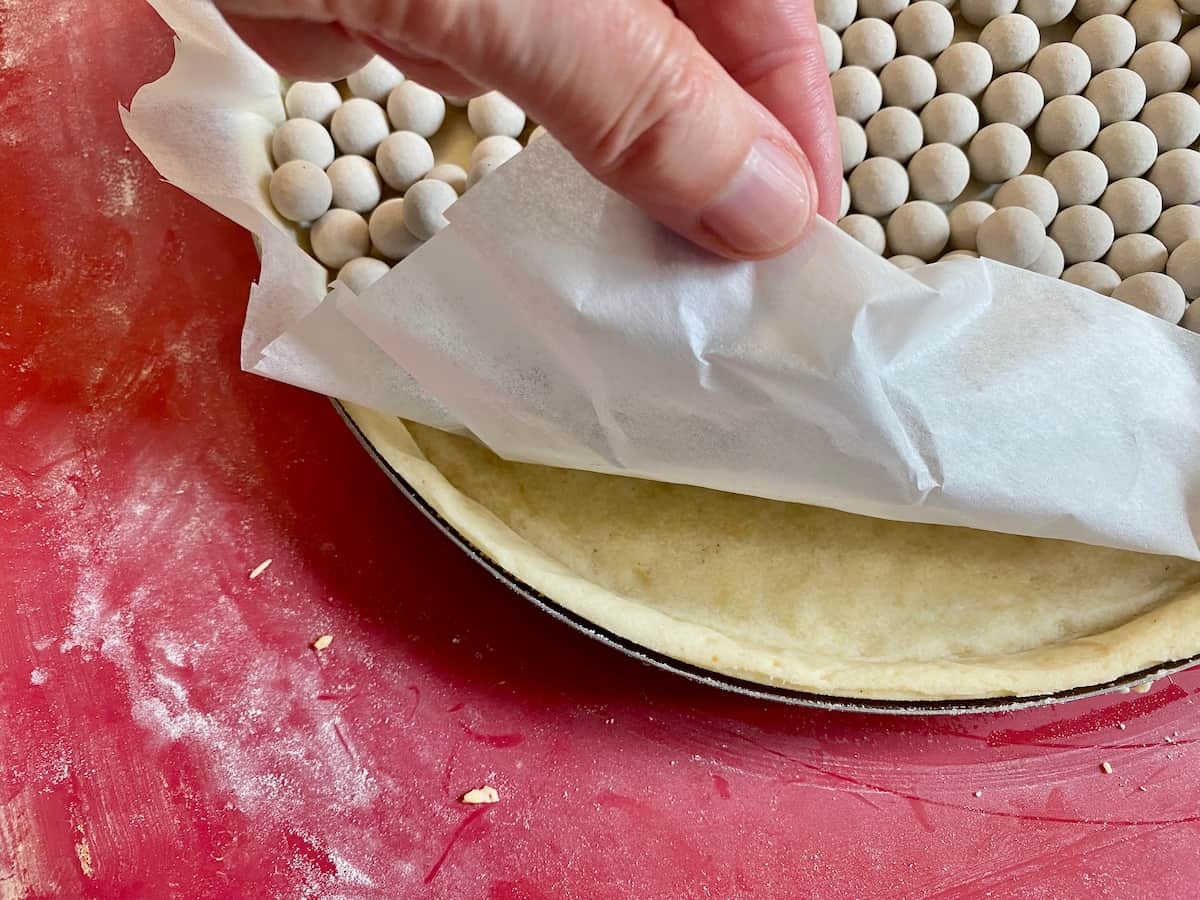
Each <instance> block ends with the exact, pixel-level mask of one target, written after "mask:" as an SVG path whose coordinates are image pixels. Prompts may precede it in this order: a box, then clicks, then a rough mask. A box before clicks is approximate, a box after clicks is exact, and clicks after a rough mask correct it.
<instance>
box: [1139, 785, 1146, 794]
mask: <svg viewBox="0 0 1200 900" xmlns="http://www.w3.org/2000/svg"><path fill="white" fill-rule="evenodd" d="M1138 790H1139V791H1141V792H1142V793H1143V794H1144V793H1145V792H1146V786H1145V785H1144V784H1139V785H1138Z"/></svg>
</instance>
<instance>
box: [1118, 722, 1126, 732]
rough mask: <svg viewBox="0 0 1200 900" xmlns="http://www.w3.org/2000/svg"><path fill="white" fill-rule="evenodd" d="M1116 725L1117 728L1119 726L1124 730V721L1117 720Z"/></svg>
mask: <svg viewBox="0 0 1200 900" xmlns="http://www.w3.org/2000/svg"><path fill="white" fill-rule="evenodd" d="M1117 727H1118V728H1120V729H1121V730H1122V731H1124V730H1125V723H1124V722H1118V723H1117Z"/></svg>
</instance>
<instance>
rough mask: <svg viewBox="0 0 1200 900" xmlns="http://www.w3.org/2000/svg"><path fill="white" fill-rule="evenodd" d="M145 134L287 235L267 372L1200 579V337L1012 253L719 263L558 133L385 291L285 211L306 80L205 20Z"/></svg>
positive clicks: (492, 436)
mask: <svg viewBox="0 0 1200 900" xmlns="http://www.w3.org/2000/svg"><path fill="white" fill-rule="evenodd" d="M152 5H153V6H154V7H155V8H156V9H157V10H158V11H159V13H160V14H161V15H162V16H163V18H164V19H165V20H166V21H167V22H168V23H169V24H170V25H171V26H172V27H173V28H174V29H175V31H176V33H177V35H178V42H177V55H176V60H175V65H174V67H173V68H172V69H171V71H170V73H168V74H167V75H166V76H164V77H163V78H162V79H160V80H159V81H156V82H155V83H153V84H150V85H147V86H145V87H143V88H142V89H141V91H139V92H138V94H137V96H136V97H135V98H134V101H133V103H132V106H131V108H130V110H128V111H126V112H124V113H123V115H124V121H125V125H126V128H127V129H128V131H129V134H130V135H131V137H132V138H133V140H134V141H135V142H136V143H137V144H138V146H139V147H140V148H141V149H142V151H143V152H144V153H145V154H146V155H147V156H148V157H149V159H150V160H151V161H152V162H153V163H154V165H155V166H156V167H157V169H158V171H159V172H160V173H161V174H162V175H163V176H164V177H165V178H166V179H167V180H168V181H170V182H171V183H172V184H175V185H177V186H178V187H180V188H182V189H183V190H185V191H187V192H188V193H190V194H192V195H194V196H195V197H197V198H198V199H200V200H201V201H203V202H204V203H206V204H208V205H209V206H211V207H213V208H214V209H216V210H218V211H219V212H221V213H222V214H224V215H225V216H228V217H229V218H231V219H233V220H234V221H236V222H238V223H240V224H242V225H243V226H245V227H246V228H248V229H249V230H251V231H252V232H254V234H255V235H257V237H258V240H259V242H260V246H261V251H262V259H263V268H262V274H261V277H260V278H259V281H258V283H257V284H256V285H254V287H253V288H252V289H251V294H250V303H249V308H248V312H247V317H246V327H245V332H244V336H243V347H242V349H243V357H242V362H243V366H244V367H245V368H246V369H247V370H248V371H252V372H257V373H258V374H261V375H265V376H267V377H269V378H275V379H278V380H281V381H286V382H288V383H290V384H295V385H298V386H301V387H306V388H309V389H311V390H315V391H320V392H322V393H325V394H329V395H331V396H336V397H341V398H343V399H347V400H351V401H353V402H356V403H360V404H363V405H367V406H371V407H374V408H376V409H380V410H383V411H386V412H390V413H394V414H395V415H398V416H402V417H405V418H410V419H413V420H416V421H420V422H424V423H426V424H429V425H433V426H435V427H439V428H445V429H450V430H455V431H459V432H464V433H470V434H473V435H474V436H475V437H477V438H478V439H479V440H481V441H483V442H484V443H486V444H487V445H488V446H489V447H491V448H492V449H493V450H495V451H496V452H497V453H499V454H501V455H502V456H505V457H508V458H511V459H518V460H525V461H530V462H537V463H544V464H550V465H557V466H567V467H573V468H580V469H589V470H594V471H600V472H612V473H619V474H623V475H632V476H637V477H642V478H650V479H657V480H662V481H670V482H678V483H683V484H693V485H700V486H705V487H711V488H717V489H720V490H726V491H734V492H739V493H745V494H752V495H756V496H762V497H769V498H775V499H782V500H790V501H800V502H805V503H812V504H817V505H822V506H830V507H835V508H838V509H843V510H847V511H850V512H856V513H863V514H867V515H872V516H879V517H884V518H889V519H899V520H906V521H917V522H936V523H944V524H951V525H965V526H971V527H975V528H982V529H989V530H995V531H1005V532H1013V533H1017V534H1027V535H1034V536H1039V537H1052V538H1064V539H1068V540H1076V541H1083V542H1086V543H1094V544H1101V545H1106V546H1112V547H1121V548H1126V549H1132V550H1141V551H1146V552H1152V553H1162V554H1171V555H1178V556H1184V557H1188V558H1191V559H1200V335H1196V334H1193V333H1191V332H1188V331H1185V330H1184V329H1182V328H1179V327H1177V326H1174V325H1170V324H1168V323H1166V322H1163V321H1161V320H1158V319H1155V318H1152V317H1151V316H1149V315H1146V314H1144V313H1141V312H1139V311H1138V310H1135V309H1133V308H1131V307H1129V306H1126V305H1125V304H1122V303H1119V302H1117V301H1114V300H1111V299H1108V298H1105V297H1101V296H1099V295H1097V294H1093V293H1091V292H1089V291H1086V290H1084V289H1081V288H1077V287H1074V286H1073V285H1070V284H1067V283H1065V282H1062V281H1057V280H1052V279H1048V278H1044V277H1042V276H1039V275H1036V274H1033V273H1030V272H1025V271H1022V270H1018V269H1013V268H1011V267H1008V266H1004V265H1001V264H998V263H994V262H991V261H987V260H972V259H956V260H953V261H949V262H944V263H939V264H937V265H933V266H926V267H924V268H921V269H917V270H914V271H910V272H903V271H901V270H899V269H897V268H895V267H894V266H892V265H891V264H890V263H887V262H886V261H884V260H882V259H880V258H879V257H876V256H875V255H874V254H872V253H871V252H870V251H868V250H866V249H865V248H863V247H862V246H860V245H859V244H857V243H856V242H855V241H853V240H852V239H851V238H849V237H847V236H846V235H844V234H842V233H841V232H840V231H839V230H838V229H837V228H836V227H834V226H833V225H830V224H828V223H824V222H822V223H819V225H818V227H817V229H816V231H815V232H814V234H813V235H812V237H811V238H810V239H808V240H807V241H806V242H805V243H804V244H803V245H802V246H801V247H799V248H798V249H796V250H794V251H792V252H790V253H788V254H786V255H785V256H783V257H781V258H779V259H774V260H770V261H767V262H759V263H730V262H726V261H722V260H718V259H716V258H714V257H712V256H709V255H707V254H705V253H704V252H703V251H700V250H698V249H696V248H694V247H692V246H691V245H689V244H687V243H686V242H684V241H682V240H681V239H679V238H677V237H675V236H674V235H672V234H670V233H668V232H667V231H666V230H665V229H663V228H661V227H660V226H658V225H656V224H655V223H653V222H651V221H650V220H649V219H647V218H646V217H645V216H644V215H643V214H642V213H641V212H640V211H639V210H638V209H636V208H635V207H634V206H633V205H632V204H630V203H628V202H627V201H626V200H624V199H623V198H621V197H619V196H617V195H615V194H614V193H612V192H611V191H608V190H607V189H606V188H604V187H603V186H601V185H600V184H599V183H598V182H596V181H595V180H593V179H592V178H591V177H590V176H589V175H588V174H587V173H586V172H584V171H583V170H582V169H581V168H580V167H579V166H578V164H576V163H575V162H574V161H573V160H572V159H571V158H570V156H569V155H568V154H566V152H565V151H563V149H562V148H561V147H559V146H558V145H557V144H555V143H554V141H553V140H552V139H544V140H542V141H539V142H537V143H536V144H535V145H533V146H532V147H531V148H530V149H528V150H526V151H525V152H524V153H522V154H521V155H520V156H518V157H517V158H516V159H514V160H512V161H511V162H509V163H508V164H506V165H505V166H503V167H502V168H501V169H499V170H497V172H495V173H494V174H493V175H492V176H490V177H489V178H488V179H487V180H486V181H485V182H482V183H481V184H480V185H479V186H477V187H476V188H474V189H473V190H472V191H471V192H470V193H469V194H468V195H467V196H465V197H464V198H463V199H462V200H461V201H460V202H459V203H457V204H456V205H455V206H454V207H453V208H452V210H451V213H450V218H451V221H452V224H451V227H450V228H448V229H447V230H445V231H444V232H442V233H441V234H440V235H438V236H437V237H436V238H434V239H433V240H432V241H430V242H428V243H427V244H426V245H425V246H423V247H422V248H421V249H420V250H418V251H417V252H416V253H414V254H413V255H412V256H410V257H409V258H408V259H407V260H405V261H404V262H403V263H402V264H401V265H399V266H398V267H397V268H396V269H394V270H393V271H392V272H391V273H390V274H389V275H388V276H387V277H386V278H384V279H383V280H382V281H380V282H378V283H377V284H376V285H375V286H373V287H372V288H371V289H370V290H368V291H366V292H364V293H363V294H362V295H361V296H355V295H354V294H353V293H352V292H351V291H350V290H349V289H347V288H346V287H345V286H344V285H341V284H339V285H337V286H336V289H335V291H334V292H333V293H331V294H328V295H327V294H326V290H325V287H326V280H327V278H328V276H327V274H326V272H325V270H324V268H323V267H322V266H320V265H319V264H318V263H316V262H315V261H314V260H313V259H312V258H310V257H309V256H308V255H307V254H306V253H305V251H304V250H303V249H302V248H301V247H300V245H299V244H298V243H297V240H296V234H295V232H294V231H293V229H292V228H291V226H289V225H288V224H287V223H285V222H283V221H281V220H280V219H279V218H278V217H277V216H276V215H275V213H274V212H273V211H272V209H271V206H270V202H269V200H268V198H267V194H266V182H267V180H268V178H269V176H270V173H271V160H270V153H269V140H270V135H271V133H272V131H273V130H274V128H275V126H276V125H277V124H278V123H279V122H280V121H282V120H283V119H284V111H283V106H282V102H281V84H280V80H279V77H278V76H277V75H276V73H275V72H273V71H272V70H271V69H270V68H269V67H268V66H267V65H266V64H265V63H263V62H262V61H261V60H259V59H258V58H257V57H256V56H255V55H254V54H253V53H252V52H251V51H249V50H248V49H247V48H246V47H245V46H244V45H243V44H241V42H240V41H239V40H238V39H237V38H236V36H234V35H233V33H232V32H231V31H229V30H228V29H227V28H226V27H225V25H224V24H223V23H222V22H221V21H220V19H219V17H218V16H217V15H216V13H215V12H214V11H213V10H212V9H211V7H210V6H209V5H208V4H207V3H204V2H196V0H152Z"/></svg>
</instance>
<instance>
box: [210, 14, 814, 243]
mask: <svg viewBox="0 0 1200 900" xmlns="http://www.w3.org/2000/svg"><path fill="white" fill-rule="evenodd" d="M221 5H222V6H223V7H227V8H228V7H234V8H233V9H227V11H229V12H239V13H242V14H244V15H251V16H256V17H266V18H308V17H312V18H314V19H317V20H320V21H324V22H330V21H337V22H338V23H339V24H340V25H342V26H344V27H345V28H346V29H347V30H349V31H350V32H351V33H357V34H360V35H369V36H370V37H371V38H372V39H373V41H374V42H381V43H383V44H384V45H391V46H395V47H398V48H403V49H404V51H405V52H407V53H412V52H414V51H415V52H417V53H419V54H421V55H423V56H427V57H430V58H432V59H437V60H440V61H442V62H444V63H446V64H447V65H448V66H449V67H450V68H451V69H452V70H454V71H455V72H457V73H460V74H461V75H462V76H464V77H465V78H467V79H469V80H470V81H472V82H474V83H476V84H480V85H487V86H488V87H491V88H495V89H497V90H499V91H501V92H503V93H504V94H506V95H507V96H509V97H511V98H512V99H513V100H514V101H516V102H517V103H519V104H520V105H521V106H522V107H524V108H525V109H526V110H527V111H528V112H529V113H530V114H531V115H532V116H533V118H534V119H536V120H537V121H539V122H541V123H542V124H544V125H545V126H546V128H548V129H549V130H550V132H551V133H552V134H554V136H555V137H556V138H557V139H558V140H559V141H561V142H562V143H563V144H564V146H565V147H566V148H567V149H568V150H569V151H570V152H571V153H572V154H573V155H574V156H575V157H576V159H578V160H579V161H580V163H582V164H583V166H585V167H586V168H587V169H588V170H589V171H591V172H592V174H594V175H595V176H596V177H597V178H599V179H600V180H601V181H603V182H605V183H606V184H608V185H609V186H610V187H612V188H613V189H615V190H616V191H618V192H619V193H621V194H623V195H624V196H626V197H628V198H629V199H630V200H632V201H633V202H635V203H637V204H638V205H639V206H641V207H642V208H643V209H645V210H646V211H647V212H648V213H649V214H650V215H651V216H653V217H654V218H656V219H658V220H659V221H660V222H662V223H663V224H665V225H667V226H668V227H670V228H672V229H673V230H675V231H677V232H678V233H680V234H682V235H683V236H685V237H687V238H690V239H691V240H692V241H694V242H696V243H698V244H700V245H701V246H704V247H707V248H708V249H710V250H713V251H714V252H716V253H719V254H721V255H723V256H727V257H732V258H740V259H757V258H763V257H768V256H773V255H775V254H778V253H781V252H782V251H784V250H786V249H788V248H789V247H791V246H792V245H794V244H795V243H797V242H798V241H799V240H800V239H801V238H802V237H803V236H804V235H805V234H807V232H808V230H809V228H810V227H811V225H812V221H813V219H814V217H815V214H816V210H817V206H818V198H817V187H816V179H815V176H814V174H813V168H812V166H811V165H810V163H809V160H808V158H807V157H806V156H805V154H804V151H803V150H802V149H801V148H800V146H799V144H798V143H797V142H796V139H795V138H794V137H793V136H792V134H791V133H790V132H789V131H788V129H786V128H785V127H784V126H783V125H782V124H780V122H779V121H778V120H777V119H776V118H775V117H774V116H773V115H772V114H771V113H769V112H768V111H767V110H766V108H765V107H763V106H762V105H761V104H760V103H759V102H758V101H757V100H755V99H754V98H753V97H751V96H750V94H749V93H747V92H746V91H745V90H744V89H743V88H742V87H740V86H739V85H738V84H737V83H736V82H735V81H734V79H733V78H732V77H731V76H730V75H729V74H728V73H727V72H726V71H725V69H723V68H722V67H721V65H720V64H719V63H718V62H717V61H716V60H715V59H714V58H713V57H712V56H711V55H710V54H709V53H708V52H707V51H706V50H705V49H704V47H703V46H701V44H700V43H699V41H698V40H697V39H696V37H695V35H694V34H693V33H692V32H691V31H690V30H689V29H688V28H687V27H686V26H685V25H684V24H683V23H682V22H680V21H679V20H678V19H677V18H676V17H675V16H674V14H673V13H672V11H671V9H670V8H669V7H668V6H667V5H666V4H665V3H663V2H661V0H593V2H589V3H574V2H566V3H564V2H562V0H437V2H434V0H389V2H386V3H380V2H374V0H342V2H338V3H333V2H331V0H222V2H221ZM331 9H335V10H336V13H337V14H336V15H332V14H331V12H330V10H331Z"/></svg>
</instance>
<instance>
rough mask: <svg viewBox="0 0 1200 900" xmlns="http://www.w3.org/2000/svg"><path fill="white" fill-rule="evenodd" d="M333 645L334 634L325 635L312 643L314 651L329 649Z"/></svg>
mask: <svg viewBox="0 0 1200 900" xmlns="http://www.w3.org/2000/svg"><path fill="white" fill-rule="evenodd" d="M332 643H333V635H332V634H323V635H321V636H320V637H319V638H317V639H316V640H315V641H313V642H312V648H313V649H314V650H324V649H325V648H326V647H328V646H329V645H330V644H332Z"/></svg>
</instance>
